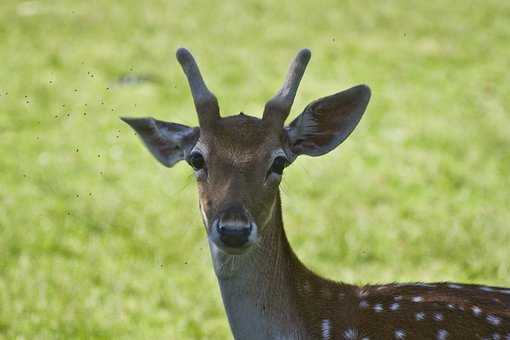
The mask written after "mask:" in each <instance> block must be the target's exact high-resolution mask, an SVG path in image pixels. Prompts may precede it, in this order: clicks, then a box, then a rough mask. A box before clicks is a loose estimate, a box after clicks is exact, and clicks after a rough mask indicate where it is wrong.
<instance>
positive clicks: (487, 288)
mask: <svg viewBox="0 0 510 340" xmlns="http://www.w3.org/2000/svg"><path fill="white" fill-rule="evenodd" d="M480 290H483V291H484V292H493V291H494V289H493V288H491V287H480Z"/></svg>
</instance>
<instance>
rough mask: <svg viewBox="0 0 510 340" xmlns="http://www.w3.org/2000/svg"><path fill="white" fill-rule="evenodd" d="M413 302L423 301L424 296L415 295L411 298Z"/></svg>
mask: <svg viewBox="0 0 510 340" xmlns="http://www.w3.org/2000/svg"><path fill="white" fill-rule="evenodd" d="M411 301H413V302H423V298H422V297H421V296H415V297H413V298H412V299H411Z"/></svg>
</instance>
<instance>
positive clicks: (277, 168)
mask: <svg viewBox="0 0 510 340" xmlns="http://www.w3.org/2000/svg"><path fill="white" fill-rule="evenodd" d="M177 58H178V60H179V62H180V63H181V65H182V67H183V70H184V72H185V74H186V76H187V77H188V81H189V84H190V88H191V91H192V94H193V98H194V102H195V107H196V110H197V113H198V116H199V123H200V127H188V126H185V125H181V124H176V123H168V122H163V121H159V120H155V119H153V118H123V120H124V121H125V122H127V123H128V124H129V125H130V126H131V127H132V128H134V129H135V130H136V131H137V133H138V135H139V136H140V137H141V139H142V141H143V142H144V144H145V145H146V147H147V148H148V149H149V150H150V151H151V153H152V154H153V155H154V156H155V157H156V159H158V160H159V161H160V162H161V163H162V164H163V165H165V166H168V167H171V166H172V165H174V164H175V163H176V162H178V161H180V160H185V161H187V162H188V164H189V165H190V166H191V167H192V168H193V170H194V172H195V176H196V179H197V183H198V191H199V202H200V210H201V212H202V217H203V222H204V225H205V228H206V230H207V234H208V237H209V240H210V241H211V242H212V243H213V244H214V245H215V246H216V247H217V248H219V249H220V250H221V251H223V252H224V253H226V254H230V255H238V254H242V253H244V252H245V251H247V250H248V249H249V248H250V246H252V245H253V244H254V243H255V242H257V239H258V238H259V237H260V236H261V234H262V233H264V232H267V230H266V229H267V228H266V226H267V225H268V222H269V220H270V218H271V216H272V212H273V209H274V207H275V204H276V202H277V196H278V186H279V184H280V181H281V177H282V174H283V170H284V168H285V167H286V166H288V165H290V164H291V163H292V162H293V161H294V160H295V159H296V157H297V156H299V155H303V154H305V155H310V156H319V155H322V154H325V153H327V152H329V151H331V150H332V149H334V148H335V147H336V146H337V145H339V144H340V143H341V142H342V141H343V140H344V139H345V138H347V136H348V135H349V134H350V133H351V132H352V130H353V129H354V127H355V126H356V124H357V123H358V122H359V120H360V119H361V116H362V114H363V112H364V111H365V108H366V106H367V104H368V101H369V98H370V90H369V89H368V87H366V86H364V85H359V86H356V87H353V88H351V89H349V90H346V91H343V92H339V93H336V94H334V95H331V96H328V97H324V98H321V99H318V100H316V101H314V102H312V103H311V104H309V105H308V106H307V107H306V108H305V110H304V111H303V113H301V114H300V115H299V116H298V117H297V118H296V119H295V120H294V121H293V122H292V123H291V124H290V125H289V126H286V127H285V126H284V122H285V119H286V117H287V116H288V114H289V112H290V107H291V105H292V102H293V100H294V97H295V94H296V91H297V87H298V85H299V82H300V80H301V77H302V75H303V73H304V70H305V67H306V64H307V63H308V60H309V58H310V52H309V51H308V50H302V51H301V52H300V53H299V54H298V55H297V56H296V58H295V60H294V62H293V63H292V64H291V67H290V69H289V74H288V76H287V79H286V81H285V83H284V85H283V87H282V89H281V90H280V91H279V92H278V94H277V95H276V96H275V97H273V98H272V99H271V100H270V101H269V102H268V103H267V104H266V106H265V110H264V114H263V118H262V119H258V118H255V117H251V116H247V115H244V114H242V113H241V114H239V115H236V116H230V117H226V118H220V115H219V107H218V103H217V100H216V98H215V97H214V95H213V94H212V93H211V92H209V90H208V89H207V87H206V86H205V83H204V82H203V80H202V77H201V75H200V72H199V70H198V67H197V65H196V63H195V61H194V59H193V57H192V56H191V54H190V53H189V52H188V51H187V50H184V49H180V50H178V52H177Z"/></svg>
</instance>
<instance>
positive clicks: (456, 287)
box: [448, 283, 462, 289]
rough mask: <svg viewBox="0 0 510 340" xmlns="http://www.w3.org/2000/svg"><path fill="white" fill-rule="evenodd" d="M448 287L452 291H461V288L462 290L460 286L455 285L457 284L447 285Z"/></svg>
mask: <svg viewBox="0 0 510 340" xmlns="http://www.w3.org/2000/svg"><path fill="white" fill-rule="evenodd" d="M448 287H449V288H453V289H461V288H462V286H460V285H457V284H455V283H449V284H448Z"/></svg>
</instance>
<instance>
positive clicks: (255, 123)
mask: <svg viewBox="0 0 510 340" xmlns="http://www.w3.org/2000/svg"><path fill="white" fill-rule="evenodd" d="M198 145H199V148H200V149H202V150H203V149H205V151H206V152H207V154H208V156H209V158H210V159H211V160H213V159H221V160H224V161H226V162H228V163H229V164H232V165H236V164H238V165H242V164H251V163H259V162H261V161H262V160H265V159H268V158H271V156H272V155H273V154H274V153H275V152H276V151H278V150H281V142H280V135H279V134H278V133H275V131H274V130H272V129H271V128H270V127H268V126H267V124H265V123H264V122H263V121H262V120H261V119H258V118H255V117H250V116H246V115H244V114H240V115H236V116H231V117H226V118H223V119H221V120H220V121H219V122H218V124H217V125H216V126H215V127H214V129H211V130H210V131H204V132H203V133H201V135H200V139H199V142H198Z"/></svg>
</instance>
